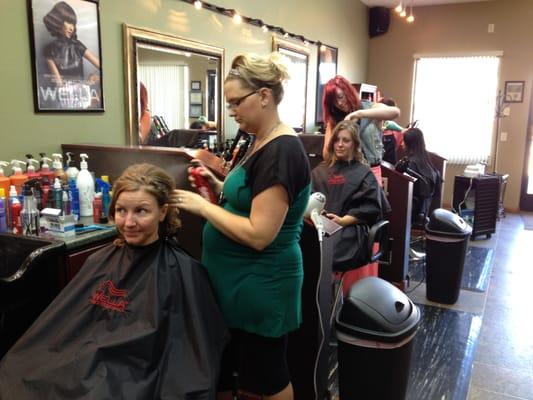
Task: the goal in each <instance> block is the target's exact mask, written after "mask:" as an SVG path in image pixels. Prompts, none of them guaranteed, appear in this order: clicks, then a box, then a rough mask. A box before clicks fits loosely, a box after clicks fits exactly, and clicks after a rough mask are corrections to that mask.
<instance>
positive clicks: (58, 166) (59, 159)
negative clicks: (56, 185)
mask: <svg viewBox="0 0 533 400" xmlns="http://www.w3.org/2000/svg"><path fill="white" fill-rule="evenodd" d="M52 159H53V160H54V161H53V162H52V168H53V169H54V177H56V178H59V180H60V181H61V182H60V183H61V184H63V183H67V175H66V174H65V170H64V169H63V156H62V155H61V154H59V153H54V154H52Z"/></svg>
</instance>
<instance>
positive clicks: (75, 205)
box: [69, 180, 80, 220]
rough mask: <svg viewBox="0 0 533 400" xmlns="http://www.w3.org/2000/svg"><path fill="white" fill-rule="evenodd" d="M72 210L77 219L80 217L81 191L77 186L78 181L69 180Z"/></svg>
mask: <svg viewBox="0 0 533 400" xmlns="http://www.w3.org/2000/svg"><path fill="white" fill-rule="evenodd" d="M69 200H70V212H71V213H72V214H74V215H76V220H79V219H80V192H79V190H78V188H77V187H76V182H74V181H72V180H71V181H70V182H69Z"/></svg>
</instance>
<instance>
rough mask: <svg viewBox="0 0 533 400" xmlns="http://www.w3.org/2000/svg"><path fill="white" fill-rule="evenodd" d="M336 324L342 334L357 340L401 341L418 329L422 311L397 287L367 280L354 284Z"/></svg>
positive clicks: (385, 282) (379, 280) (375, 280)
mask: <svg viewBox="0 0 533 400" xmlns="http://www.w3.org/2000/svg"><path fill="white" fill-rule="evenodd" d="M335 321H336V327H337V329H338V330H339V331H342V332H344V333H347V334H349V335H353V336H356V337H358V338H362V339H367V340H373V341H381V342H399V341H401V340H403V339H404V338H406V337H408V336H410V335H411V334H412V333H413V332H414V331H415V330H416V328H417V326H418V322H419V321H420V310H419V309H418V307H417V306H416V305H415V304H414V303H413V302H412V301H411V300H410V299H409V298H408V297H407V296H406V295H405V293H403V292H402V291H401V290H400V289H398V288H397V287H395V286H394V285H392V284H390V283H389V282H387V281H385V280H383V279H380V278H377V277H368V278H365V279H362V280H360V281H358V282H356V283H355V284H353V285H352V287H351V288H350V291H349V293H348V295H347V296H346V297H345V298H344V303H343V305H342V307H341V308H340V309H339V311H338V312H337V315H336V316H335Z"/></svg>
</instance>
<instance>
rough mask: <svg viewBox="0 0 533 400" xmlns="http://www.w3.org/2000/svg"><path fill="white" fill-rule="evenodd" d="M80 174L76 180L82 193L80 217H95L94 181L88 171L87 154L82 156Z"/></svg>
mask: <svg viewBox="0 0 533 400" xmlns="http://www.w3.org/2000/svg"><path fill="white" fill-rule="evenodd" d="M80 158H81V162H80V168H81V170H80V173H79V174H78V178H77V179H76V187H77V188H78V190H79V192H80V215H81V216H82V217H90V216H92V215H93V198H94V180H93V176H92V175H91V173H90V172H89V170H88V165H87V161H86V160H87V158H89V156H88V155H87V154H85V153H83V154H80Z"/></svg>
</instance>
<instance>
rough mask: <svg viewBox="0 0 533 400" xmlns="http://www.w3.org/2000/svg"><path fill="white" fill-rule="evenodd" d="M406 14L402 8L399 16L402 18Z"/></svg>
mask: <svg viewBox="0 0 533 400" xmlns="http://www.w3.org/2000/svg"><path fill="white" fill-rule="evenodd" d="M406 15H407V13H406V12H405V9H403V10H402V12H401V13H400V17H402V18H404V17H405V16H406Z"/></svg>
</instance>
